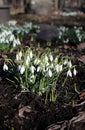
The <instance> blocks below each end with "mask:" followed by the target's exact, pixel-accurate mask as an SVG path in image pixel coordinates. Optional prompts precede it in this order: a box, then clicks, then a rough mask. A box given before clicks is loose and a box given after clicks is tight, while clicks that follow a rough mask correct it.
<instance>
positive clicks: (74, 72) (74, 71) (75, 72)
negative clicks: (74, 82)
mask: <svg viewBox="0 0 85 130" xmlns="http://www.w3.org/2000/svg"><path fill="white" fill-rule="evenodd" d="M73 74H74V75H75V76H76V74H77V71H76V69H75V68H74V70H73Z"/></svg>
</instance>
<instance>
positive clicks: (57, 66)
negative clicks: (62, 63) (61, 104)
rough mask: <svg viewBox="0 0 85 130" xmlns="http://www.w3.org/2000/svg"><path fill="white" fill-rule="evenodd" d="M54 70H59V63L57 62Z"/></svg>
mask: <svg viewBox="0 0 85 130" xmlns="http://www.w3.org/2000/svg"><path fill="white" fill-rule="evenodd" d="M55 70H56V71H57V72H59V71H60V67H59V64H57V65H56V66H55Z"/></svg>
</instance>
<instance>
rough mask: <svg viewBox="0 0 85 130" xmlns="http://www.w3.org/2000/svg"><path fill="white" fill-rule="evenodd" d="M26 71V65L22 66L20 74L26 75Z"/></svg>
mask: <svg viewBox="0 0 85 130" xmlns="http://www.w3.org/2000/svg"><path fill="white" fill-rule="evenodd" d="M24 71H25V66H24V65H22V66H21V69H20V73H21V74H23V73H24Z"/></svg>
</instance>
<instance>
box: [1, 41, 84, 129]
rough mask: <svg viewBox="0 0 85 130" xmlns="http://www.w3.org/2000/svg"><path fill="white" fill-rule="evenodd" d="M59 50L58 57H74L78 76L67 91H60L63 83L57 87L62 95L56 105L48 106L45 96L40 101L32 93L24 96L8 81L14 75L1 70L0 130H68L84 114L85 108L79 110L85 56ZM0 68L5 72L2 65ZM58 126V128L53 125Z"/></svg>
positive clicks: (63, 89) (70, 48)
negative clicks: (72, 121) (75, 87)
mask: <svg viewBox="0 0 85 130" xmlns="http://www.w3.org/2000/svg"><path fill="white" fill-rule="evenodd" d="M80 46H81V45H80ZM83 46H84V43H83ZM58 48H59V52H58V53H61V54H62V55H66V54H68V55H70V56H71V55H72V56H74V57H75V61H76V64H77V71H78V73H77V76H76V77H74V80H75V81H73V80H70V79H69V80H68V81H67V83H66V85H65V87H61V82H59V83H58V84H57V85H56V86H57V91H58V93H60V95H59V96H58V98H57V101H56V102H47V103H45V101H44V95H43V96H41V97H40V96H38V95H35V94H33V93H31V92H30V93H29V92H24V93H22V92H21V90H20V88H16V87H15V86H13V85H12V84H10V83H9V82H8V81H7V80H6V78H5V77H7V76H11V77H12V74H13V73H9V74H8V73H7V72H3V71H2V69H0V111H1V112H0V130H2V129H3V130H19V129H20V130H45V129H46V130H49V129H51V128H52V130H54V128H56V130H57V129H58V127H59V129H58V130H61V127H60V126H62V124H63V125H64V124H65V125H64V127H65V129H63V130H67V127H68V122H69V120H71V119H72V118H73V117H75V116H76V115H77V114H78V112H79V111H84V110H85V107H82V106H81V109H80V107H79V108H78V107H77V106H78V105H79V104H81V103H82V102H83V101H85V62H84V60H85V59H84V60H83V58H85V57H84V56H85V53H84V51H83V50H81V52H80V51H79V50H78V49H77V48H76V49H75V48H74V47H69V46H64V47H62V46H58ZM83 49H84V48H83ZM0 66H1V67H0V68H2V63H0ZM61 81H62V78H61ZM73 82H76V86H77V90H75V89H74V87H73V86H72V85H73ZM66 91H68V95H67V96H66V94H65V93H66ZM56 123H57V125H52V124H56ZM54 126H55V127H54ZM69 130H70V129H69Z"/></svg>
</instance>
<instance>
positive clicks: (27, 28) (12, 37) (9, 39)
mask: <svg viewBox="0 0 85 130" xmlns="http://www.w3.org/2000/svg"><path fill="white" fill-rule="evenodd" d="M16 23H17V22H16V21H9V22H8V23H6V24H1V25H0V50H1V51H9V50H11V49H13V48H15V47H17V46H18V45H21V42H23V41H24V40H25V39H26V37H28V36H31V35H32V34H34V33H36V32H37V31H39V26H37V25H33V24H32V23H25V24H24V25H23V26H19V25H17V24H16Z"/></svg>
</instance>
